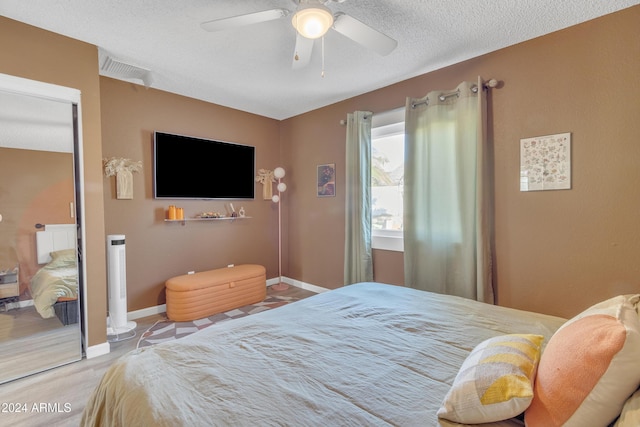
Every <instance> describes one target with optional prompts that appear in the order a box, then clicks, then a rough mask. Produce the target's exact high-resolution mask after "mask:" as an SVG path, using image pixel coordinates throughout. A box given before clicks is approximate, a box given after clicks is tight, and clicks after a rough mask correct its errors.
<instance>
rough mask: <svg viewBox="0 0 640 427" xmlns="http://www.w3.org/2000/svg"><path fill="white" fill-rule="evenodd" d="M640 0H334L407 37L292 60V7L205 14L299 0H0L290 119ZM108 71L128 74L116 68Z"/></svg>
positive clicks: (333, 44) (12, 12) (193, 85)
mask: <svg viewBox="0 0 640 427" xmlns="http://www.w3.org/2000/svg"><path fill="white" fill-rule="evenodd" d="M637 4H640V0H598V1H596V0H589V1H585V0H562V1H560V0H529V1H523V0H518V1H514V0H484V1H483V0H386V1H381V0H378V1H375V0H345V1H343V2H333V1H329V2H328V3H327V6H328V7H329V8H330V9H331V10H332V11H333V12H334V13H335V12H344V13H346V14H347V15H350V16H352V17H354V18H357V19H358V20H360V21H362V22H364V23H366V24H367V25H369V26H371V27H373V28H376V29H377V30H379V31H381V32H383V33H384V34H387V35H388V36H390V37H392V38H394V39H395V40H397V41H398V46H397V48H396V49H395V50H394V51H393V52H391V54H389V55H387V56H380V55H378V54H377V53H375V52H373V51H370V50H368V49H366V48H364V47H362V46H360V45H358V44H356V43H355V42H353V41H352V40H350V39H348V38H346V37H345V36H343V35H341V34H339V33H337V32H335V31H329V33H327V35H326V36H325V59H324V63H325V76H324V77H321V70H322V57H321V50H322V49H321V46H320V43H321V42H320V40H317V41H316V42H315V43H316V44H315V47H314V51H313V55H312V59H311V63H310V64H309V65H308V66H307V67H305V68H304V69H301V70H293V69H292V67H291V63H292V57H293V51H294V46H295V38H296V36H295V30H294V29H293V27H292V25H291V22H290V18H286V17H285V18H281V19H279V20H275V21H270V22H264V23H260V24H255V25H251V26H248V27H243V28H237V29H231V30H226V31H223V32H216V33H211V32H206V31H204V30H203V29H202V28H201V27H200V24H201V23H202V22H205V21H210V20H214V19H219V18H225V17H230V16H234V15H240V14H245V13H251V12H258V11H262V10H267V9H273V8H285V9H289V10H295V8H296V2H294V1H293V0H242V1H238V0H181V1H176V0H29V1H25V0H0V15H2V16H5V17H8V18H11V19H14V20H17V21H21V22H24V23H27V24H30V25H33V26H36V27H40V28H44V29H46V30H50V31H53V32H56V33H60V34H63V35H66V36H68V37H72V38H75V39H79V40H82V41H85V42H87V43H91V44H94V45H96V46H98V48H99V52H100V55H99V56H100V61H104V59H105V56H107V55H108V56H110V57H112V58H113V59H116V60H118V61H121V62H124V63H128V64H131V65H135V66H138V67H142V68H146V69H149V70H150V73H151V77H152V82H151V87H154V88H157V89H160V90H164V91H168V92H172V93H176V94H180V95H184V96H188V97H192V98H197V99H201V100H204V101H208V102H212V103H215V104H219V105H224V106H227V107H231V108H235V109H239V110H243V111H247V112H251V113H255V114H259V115H262V116H266V117H271V118H274V119H285V118H288V117H291V116H295V115H298V114H301V113H304V112H307V111H310V110H313V109H316V108H319V107H322V106H325V105H329V104H332V103H335V102H338V101H341V100H344V99H347V98H351V97H353V96H356V95H359V94H362V93H366V92H369V91H372V90H374V89H378V88H380V87H384V86H387V85H390V84H393V83H395V82H398V81H402V80H406V79H408V78H411V77H415V76H417V75H420V74H424V73H426V72H429V71H433V70H436V69H439V68H442V67H445V66H447V65H451V64H454V63H457V62H460V61H463V60H466V59H469V58H472V57H476V56H479V55H482V54H485V53H487V52H491V51H494V50H497V49H500V48H503V47H506V46H510V45H513V44H516V43H519V42H522V41H525V40H529V39H532V38H535V37H538V36H541V35H543V34H547V33H550V32H553V31H557V30H560V29H562V28H566V27H569V26H572V25H576V24H579V23H581V22H584V21H587V20H590V19H593V18H596V17H599V16H602V15H605V14H608V13H612V12H615V11H617V10H620V9H624V8H627V7H631V6H633V5H637ZM101 74H103V75H106V76H109V77H114V78H121V79H123V80H127V81H131V82H134V83H138V84H142V82H141V81H140V80H134V79H127V78H122V77H121V76H118V75H117V74H114V73H109V72H106V71H102V72H101Z"/></svg>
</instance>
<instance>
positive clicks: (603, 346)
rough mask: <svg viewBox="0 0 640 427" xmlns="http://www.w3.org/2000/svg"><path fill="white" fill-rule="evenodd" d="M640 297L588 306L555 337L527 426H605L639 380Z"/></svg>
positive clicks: (540, 371) (540, 372)
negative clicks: (639, 301) (639, 314)
mask: <svg viewBox="0 0 640 427" xmlns="http://www.w3.org/2000/svg"><path fill="white" fill-rule="evenodd" d="M639 299H640V295H634V296H619V297H616V298H612V299H610V300H607V301H605V302H602V303H600V304H597V305H595V306H593V307H590V308H589V309H587V310H585V311H584V312H582V313H581V314H579V315H578V316H576V317H574V318H573V319H571V320H569V321H568V322H567V323H565V324H564V325H563V326H562V327H561V328H560V329H558V331H556V333H555V334H554V335H553V336H552V337H551V339H550V340H549V343H548V344H547V347H546V349H545V351H544V353H543V354H542V357H541V359H540V364H539V366H538V372H537V376H536V380H535V384H534V397H533V400H532V402H531V405H530V406H529V408H528V409H527V410H526V412H525V423H526V425H527V427H554V426H565V427H570V426H576V427H583V426H587V425H593V426H598V425H600V426H606V425H608V424H609V423H611V422H612V421H613V420H615V418H616V417H617V416H618V415H619V414H620V412H621V410H622V406H623V405H624V403H625V401H626V400H627V398H628V397H629V396H630V395H631V394H632V393H633V392H634V391H635V390H636V389H637V388H638V385H639V384H640V363H639V362H638V361H639V360H640V320H639V318H638V313H637V305H638V300H639Z"/></svg>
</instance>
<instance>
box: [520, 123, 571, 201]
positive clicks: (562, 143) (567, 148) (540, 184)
mask: <svg viewBox="0 0 640 427" xmlns="http://www.w3.org/2000/svg"><path fill="white" fill-rule="evenodd" d="M569 189H571V133H559V134H555V135H545V136H537V137H533V138H525V139H521V140H520V191H544V190H569Z"/></svg>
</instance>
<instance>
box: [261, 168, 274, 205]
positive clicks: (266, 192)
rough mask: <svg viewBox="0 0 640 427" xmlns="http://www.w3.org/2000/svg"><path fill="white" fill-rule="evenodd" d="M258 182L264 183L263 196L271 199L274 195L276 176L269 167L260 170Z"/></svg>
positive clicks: (265, 198)
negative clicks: (273, 184)
mask: <svg viewBox="0 0 640 427" xmlns="http://www.w3.org/2000/svg"><path fill="white" fill-rule="evenodd" d="M256 182H259V183H260V184H262V198H263V199H264V200H271V197H273V186H272V183H273V182H276V178H275V177H274V176H273V171H272V170H269V169H260V170H258V176H256Z"/></svg>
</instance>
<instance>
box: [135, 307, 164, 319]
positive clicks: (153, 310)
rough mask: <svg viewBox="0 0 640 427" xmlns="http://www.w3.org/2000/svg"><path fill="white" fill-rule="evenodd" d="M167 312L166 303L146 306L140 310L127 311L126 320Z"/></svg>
mask: <svg viewBox="0 0 640 427" xmlns="http://www.w3.org/2000/svg"><path fill="white" fill-rule="evenodd" d="M166 312H167V304H161V305H156V306H154V307H147V308H143V309H141V310H135V311H130V312H128V313H127V320H136V319H141V318H143V317H149V316H153V315H156V314H162V313H166Z"/></svg>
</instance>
